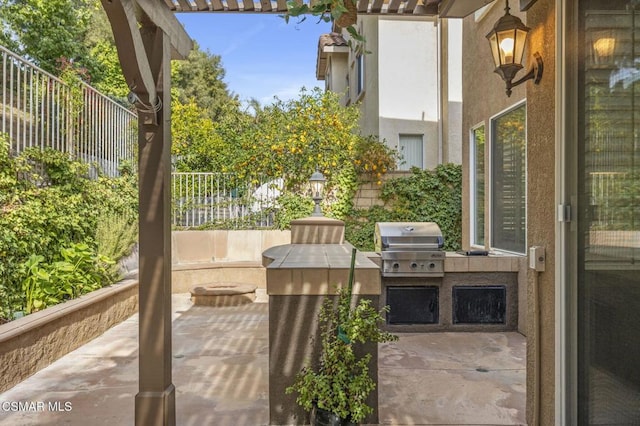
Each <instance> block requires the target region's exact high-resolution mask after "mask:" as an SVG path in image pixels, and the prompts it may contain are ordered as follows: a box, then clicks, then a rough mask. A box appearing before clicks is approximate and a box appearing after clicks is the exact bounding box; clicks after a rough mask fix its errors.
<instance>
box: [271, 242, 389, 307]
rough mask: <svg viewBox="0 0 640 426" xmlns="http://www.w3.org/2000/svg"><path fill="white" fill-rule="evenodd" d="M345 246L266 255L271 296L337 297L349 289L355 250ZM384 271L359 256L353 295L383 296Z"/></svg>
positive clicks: (293, 247) (297, 247)
mask: <svg viewBox="0 0 640 426" xmlns="http://www.w3.org/2000/svg"><path fill="white" fill-rule="evenodd" d="M352 248H353V246H352V245H351V244H349V243H345V244H287V245H282V246H275V247H271V248H269V249H267V250H265V251H264V252H263V253H262V259H263V262H262V264H263V265H264V266H265V267H266V268H267V294H269V295H322V294H335V290H336V287H337V286H343V285H347V283H348V280H349V267H350V263H351V250H352ZM380 291H381V284H380V268H379V266H378V265H376V264H375V263H374V262H372V261H371V260H369V258H368V257H367V255H365V254H364V253H362V252H359V251H358V252H357V253H356V263H355V274H354V284H353V292H354V293H355V294H367V295H379V294H380Z"/></svg>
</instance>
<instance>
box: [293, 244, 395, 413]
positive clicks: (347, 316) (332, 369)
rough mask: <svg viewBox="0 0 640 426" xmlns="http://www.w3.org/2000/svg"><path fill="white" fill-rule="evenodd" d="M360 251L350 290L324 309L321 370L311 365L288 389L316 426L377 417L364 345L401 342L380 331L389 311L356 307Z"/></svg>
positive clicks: (366, 303) (361, 304)
mask: <svg viewBox="0 0 640 426" xmlns="http://www.w3.org/2000/svg"><path fill="white" fill-rule="evenodd" d="M355 252H356V250H355V249H353V252H352V258H351V270H350V273H349V285H348V287H347V288H341V289H339V290H338V296H337V298H331V297H327V298H326V299H325V300H324V302H323V304H322V306H321V308H320V312H319V314H318V328H319V332H320V335H319V338H320V355H319V359H318V360H316V365H315V366H314V365H307V366H305V367H304V368H303V369H302V371H301V372H300V373H298V374H297V375H296V377H295V380H294V383H293V384H292V385H291V386H289V387H288V388H287V390H286V392H287V393H292V392H296V393H297V394H298V396H297V398H296V402H297V403H298V404H299V405H300V406H301V407H302V408H304V409H305V410H306V411H307V412H311V416H312V417H311V420H312V422H311V424H312V425H352V424H357V423H358V422H361V421H362V420H364V419H365V417H366V416H367V415H369V414H371V413H372V412H373V408H372V407H370V406H369V405H367V403H366V401H367V397H368V396H369V394H370V393H371V392H372V391H373V390H374V389H375V386H376V384H375V382H374V381H373V379H372V378H371V376H370V374H369V363H370V361H371V354H370V353H365V354H364V355H359V354H360V353H362V347H361V345H364V344H365V343H380V342H389V341H393V340H397V336H394V335H392V334H390V333H388V332H385V331H382V330H381V329H380V324H381V322H382V321H383V317H382V313H383V312H385V311H387V310H388V307H385V308H383V309H381V310H377V309H376V308H374V307H373V305H372V303H371V300H369V299H360V300H359V301H358V302H357V303H355V304H354V303H352V287H353V269H354V263H355ZM359 346H360V347H359Z"/></svg>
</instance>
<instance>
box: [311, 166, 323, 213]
mask: <svg viewBox="0 0 640 426" xmlns="http://www.w3.org/2000/svg"><path fill="white" fill-rule="evenodd" d="M326 181H327V180H326V179H325V177H324V175H323V174H322V173H320V171H319V170H316V171H315V172H313V174H312V175H311V177H310V178H309V182H310V183H311V193H312V197H311V198H313V202H314V203H315V204H316V205H315V207H314V209H313V213H312V214H311V216H322V210H321V209H320V201H322V193H323V192H324V184H325V182H326Z"/></svg>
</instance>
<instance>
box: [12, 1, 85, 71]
mask: <svg viewBox="0 0 640 426" xmlns="http://www.w3.org/2000/svg"><path fill="white" fill-rule="evenodd" d="M92 4H94V2H93V0H0V23H1V24H2V25H1V26H0V31H1V33H0V44H2V45H4V46H6V47H8V48H9V49H11V50H13V51H15V52H17V53H19V54H21V55H23V56H28V57H30V58H32V59H33V60H35V61H36V62H37V64H38V65H39V66H40V67H42V68H43V69H45V70H46V71H48V72H50V73H54V74H55V73H56V71H57V69H58V60H59V59H60V58H63V57H64V58H69V59H72V60H74V61H76V62H77V63H79V64H83V63H84V62H86V60H87V58H88V56H89V55H88V50H87V48H86V46H85V45H84V43H83V40H84V37H85V34H86V32H87V30H88V28H89V22H90V18H91V5H92Z"/></svg>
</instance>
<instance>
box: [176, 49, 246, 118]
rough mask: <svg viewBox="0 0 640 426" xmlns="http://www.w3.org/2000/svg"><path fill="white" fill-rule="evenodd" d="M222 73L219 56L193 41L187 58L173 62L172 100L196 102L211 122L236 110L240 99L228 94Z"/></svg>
mask: <svg viewBox="0 0 640 426" xmlns="http://www.w3.org/2000/svg"><path fill="white" fill-rule="evenodd" d="M224 76H225V70H224V68H223V67H222V61H221V58H220V56H218V55H213V54H211V53H210V52H209V51H203V50H201V49H200V46H198V44H197V43H196V44H195V45H194V47H193V50H191V52H190V53H189V57H188V58H187V59H186V60H184V61H174V62H172V66H171V83H172V86H173V87H174V88H175V89H176V90H175V92H174V94H175V97H174V98H175V99H174V100H176V101H179V102H180V103H182V104H187V103H190V102H195V103H196V104H197V105H198V108H199V109H200V110H201V111H202V112H203V114H204V116H205V117H207V118H209V119H211V120H213V121H218V120H219V119H221V118H222V117H223V116H224V115H226V114H228V113H229V112H237V111H238V110H239V108H240V101H239V100H238V97H237V96H235V95H231V94H230V93H229V90H228V88H227V84H226V83H225V82H224ZM174 119H176V118H174Z"/></svg>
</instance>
